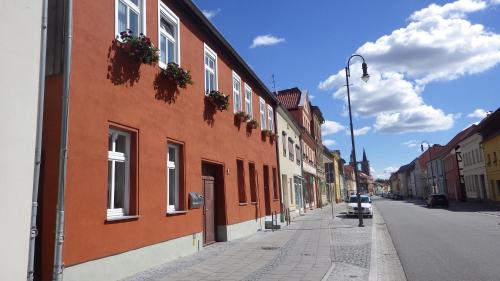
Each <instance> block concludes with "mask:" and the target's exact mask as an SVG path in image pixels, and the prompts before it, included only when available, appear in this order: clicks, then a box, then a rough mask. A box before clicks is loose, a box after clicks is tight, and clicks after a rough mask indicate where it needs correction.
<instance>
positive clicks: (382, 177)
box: [377, 167, 399, 179]
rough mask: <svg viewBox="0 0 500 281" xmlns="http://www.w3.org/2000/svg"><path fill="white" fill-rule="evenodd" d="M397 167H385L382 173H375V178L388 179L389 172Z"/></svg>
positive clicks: (394, 170) (392, 171)
mask: <svg viewBox="0 0 500 281" xmlns="http://www.w3.org/2000/svg"><path fill="white" fill-rule="evenodd" d="M398 169H399V168H396V167H387V168H385V169H384V173H383V174H378V175H377V178H380V179H388V178H389V177H390V176H391V173H394V172H396V171H397V170H398Z"/></svg>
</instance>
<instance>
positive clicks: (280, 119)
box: [276, 107, 302, 210]
mask: <svg viewBox="0 0 500 281" xmlns="http://www.w3.org/2000/svg"><path fill="white" fill-rule="evenodd" d="M284 110H286V109H283V108H281V107H278V109H277V111H276V113H277V114H276V127H277V130H278V131H277V132H276V133H277V135H278V136H279V137H278V142H277V145H278V153H279V155H278V160H279V164H280V180H281V181H283V175H286V178H287V182H286V183H283V182H282V187H281V191H282V193H283V194H282V195H283V197H282V198H283V204H284V208H285V209H286V208H290V210H295V208H296V205H298V203H299V202H295V201H296V200H295V199H296V196H295V192H300V191H296V190H295V184H294V176H302V171H301V166H300V164H299V165H297V162H296V161H297V155H296V153H295V146H296V145H298V146H299V147H300V146H301V143H300V137H299V130H298V128H295V125H294V124H293V123H292V121H291V120H289V117H288V116H287V114H286V113H285V112H284ZM283 132H285V133H286V139H285V141H286V156H283ZM288 137H290V138H292V140H293V154H294V160H293V161H292V160H290V158H289V157H288V152H289V149H288ZM299 151H300V150H299ZM299 157H302V155H299ZM301 159H302V158H301ZM290 183H291V184H292V194H290ZM292 198H293V200H290V199H292Z"/></svg>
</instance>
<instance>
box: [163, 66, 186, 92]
mask: <svg viewBox="0 0 500 281" xmlns="http://www.w3.org/2000/svg"><path fill="white" fill-rule="evenodd" d="M161 72H162V73H163V75H165V77H167V79H169V80H171V81H172V82H174V83H175V84H176V85H177V86H178V87H180V88H183V89H186V87H187V85H188V84H189V85H193V80H192V79H191V73H190V72H189V70H188V71H186V70H184V69H183V68H182V67H180V66H179V65H178V64H176V63H175V62H169V63H168V65H167V68H166V69H163V70H162V71H161Z"/></svg>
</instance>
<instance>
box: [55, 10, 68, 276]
mask: <svg viewBox="0 0 500 281" xmlns="http://www.w3.org/2000/svg"><path fill="white" fill-rule="evenodd" d="M64 15H65V18H66V21H65V26H64V31H65V40H64V41H65V43H66V44H65V45H64V66H63V92H62V109H61V150H60V153H59V184H58V191H57V210H56V212H57V213H56V228H55V243H54V244H55V245H54V268H53V271H52V280H53V281H59V280H62V277H63V270H64V264H63V261H62V249H63V243H64V199H65V198H64V197H65V196H64V195H65V191H66V170H67V159H68V120H69V94H70V92H69V88H70V87H69V85H70V75H71V47H72V43H73V0H66V7H65V11H64Z"/></svg>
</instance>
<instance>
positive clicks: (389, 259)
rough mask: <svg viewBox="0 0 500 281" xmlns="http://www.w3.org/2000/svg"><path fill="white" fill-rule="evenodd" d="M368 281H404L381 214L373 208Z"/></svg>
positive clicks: (402, 270) (404, 277)
mask: <svg viewBox="0 0 500 281" xmlns="http://www.w3.org/2000/svg"><path fill="white" fill-rule="evenodd" d="M368 280H369V281H379V280H380V281H390V280H394V281H406V280H407V278H406V274H405V272H404V269H403V266H402V264H401V260H400V259H399V255H398V253H397V251H396V248H395V247H394V243H393V242H392V238H391V235H390V233H389V230H388V229H387V225H386V224H385V221H384V218H383V217H382V214H381V213H380V212H379V211H378V210H377V208H376V207H375V206H373V221H372V247H371V256H370V272H369V279H368Z"/></svg>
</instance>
